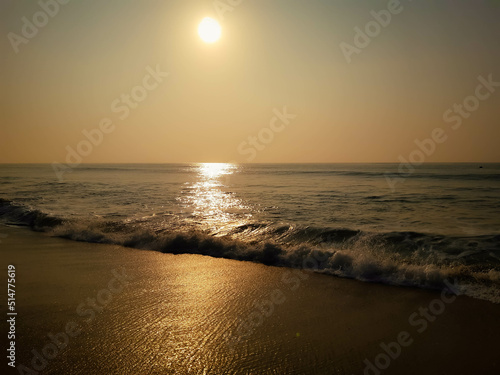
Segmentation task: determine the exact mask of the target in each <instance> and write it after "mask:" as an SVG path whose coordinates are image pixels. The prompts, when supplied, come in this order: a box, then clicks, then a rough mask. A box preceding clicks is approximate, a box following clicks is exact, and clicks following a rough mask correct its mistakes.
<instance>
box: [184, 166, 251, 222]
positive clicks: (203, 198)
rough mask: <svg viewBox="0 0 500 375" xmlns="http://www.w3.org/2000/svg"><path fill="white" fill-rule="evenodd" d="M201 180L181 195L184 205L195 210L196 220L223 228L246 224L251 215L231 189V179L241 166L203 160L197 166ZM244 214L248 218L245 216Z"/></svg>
mask: <svg viewBox="0 0 500 375" xmlns="http://www.w3.org/2000/svg"><path fill="white" fill-rule="evenodd" d="M195 168H196V171H197V172H198V175H197V176H198V180H197V181H196V182H194V183H193V184H192V185H190V186H189V188H188V191H187V194H186V195H183V196H181V197H179V200H180V201H181V202H182V203H183V205H184V208H187V209H191V210H192V217H191V218H192V219H194V220H201V222H202V223H204V224H208V226H210V227H212V228H213V229H215V228H214V227H216V228H218V229H220V228H221V227H226V229H227V226H229V227H233V226H237V225H241V224H243V223H246V222H247V220H246V218H247V217H248V216H251V215H250V214H249V213H248V211H249V208H248V207H246V206H245V205H244V204H243V202H242V201H241V200H240V199H237V198H235V197H234V194H233V192H231V191H229V186H228V181H229V178H230V176H231V175H233V174H234V173H237V171H238V167H237V166H236V165H234V164H229V163H202V164H198V165H196V166H195ZM242 213H244V214H243V216H244V218H242V217H241V214H242Z"/></svg>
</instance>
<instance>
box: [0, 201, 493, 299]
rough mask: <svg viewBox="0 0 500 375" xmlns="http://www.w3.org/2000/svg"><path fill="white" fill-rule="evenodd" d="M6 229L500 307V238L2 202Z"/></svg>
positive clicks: (0, 206) (0, 210) (0, 214)
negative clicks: (226, 224) (182, 222)
mask: <svg viewBox="0 0 500 375" xmlns="http://www.w3.org/2000/svg"><path fill="white" fill-rule="evenodd" d="M0 218H1V219H2V221H3V222H4V223H6V224H11V225H22V226H26V227H29V228H31V229H32V230H35V231H43V232H46V233H48V234H50V235H53V236H57V237H62V238H66V239H70V240H75V241H84V242H93V243H104V244H116V245H122V246H126V247H130V248H136V249H143V250H153V251H159V252H163V253H172V254H186V253H187V254H201V255H208V256H212V257H219V258H227V259H235V260H244V261H252V262H258V263H262V264H265V265H272V266H280V267H292V268H302V269H308V270H313V271H316V272H321V273H325V274H331V275H335V276H339V277H347V278H353V279H358V280H362V281H368V282H379V283H386V284H391V285H400V286H413V287H420V288H432V289H438V288H442V287H443V285H444V281H445V280H447V279H448V280H454V282H455V284H456V285H457V289H458V291H459V292H460V293H463V294H465V295H468V296H471V297H475V298H480V299H485V300H489V301H491V302H495V303H500V235H495V234H492V235H482V236H468V237H465V236H455V237H453V236H444V235H439V234H435V235H431V234H424V233H417V232H408V231H406V232H386V233H376V232H366V231H359V230H352V229H345V228H313V227H301V226H297V225H276V224H269V223H250V224H245V225H239V226H236V227H233V228H231V230H225V231H224V232H217V231H211V232H208V231H204V230H201V229H199V228H196V227H193V226H189V225H186V226H185V227H176V228H175V229H173V228H165V227H157V226H156V227H154V226H153V227H151V226H148V225H147V224H148V223H147V222H146V223H138V222H125V221H110V220H103V219H85V220H83V219H78V220H70V219H64V218H59V217H55V216H52V215H49V214H47V213H44V212H41V211H39V210H36V209H31V208H28V207H25V206H21V205H17V204H15V203H13V202H11V201H7V200H4V199H0Z"/></svg>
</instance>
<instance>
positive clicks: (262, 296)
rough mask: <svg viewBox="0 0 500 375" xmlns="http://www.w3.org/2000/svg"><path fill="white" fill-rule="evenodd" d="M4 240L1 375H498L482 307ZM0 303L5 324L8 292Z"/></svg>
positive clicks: (263, 270) (422, 294) (499, 365)
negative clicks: (11, 301) (12, 339)
mask: <svg viewBox="0 0 500 375" xmlns="http://www.w3.org/2000/svg"><path fill="white" fill-rule="evenodd" d="M0 232H1V233H4V234H8V236H7V237H6V238H1V240H2V243H0V252H1V254H2V255H1V256H2V269H3V273H4V275H5V277H4V280H5V281H4V282H5V283H6V279H7V266H8V264H13V265H15V267H16V304H17V313H18V315H17V316H16V365H17V366H21V365H24V366H26V367H25V368H24V370H23V371H24V372H19V371H18V370H15V369H12V368H10V367H8V366H7V362H8V360H7V359H6V358H4V363H3V364H2V373H12V374H19V373H35V372H29V370H28V369H31V370H36V371H37V372H39V373H40V374H363V373H366V374H372V375H373V374H379V373H380V374H497V373H499V372H500V359H499V356H498V348H499V346H498V338H499V337H500V324H499V323H498V317H499V316H500V305H496V304H493V303H490V302H487V301H480V300H474V299H471V298H469V297H464V296H459V297H457V298H454V297H453V296H452V295H450V294H443V295H441V294H440V293H439V292H431V291H423V290H417V289H412V288H402V287H391V286H385V285H377V284H368V283H362V282H358V281H354V280H347V279H340V278H336V277H331V276H325V275H318V274H313V273H309V272H308V273H306V272H302V271H298V270H295V271H294V270H290V269H286V268H276V267H268V266H264V265H260V264H254V263H250V262H240V261H233V260H226V259H215V258H211V257H206V256H200V255H171V254H161V253H157V252H152V251H140V250H135V249H126V248H122V247H118V246H110V245H96V244H88V243H78V242H73V241H68V240H63V239H58V238H51V237H48V236H46V235H44V234H40V233H34V232H31V231H28V230H25V229H22V228H7V227H2V228H1V229H0ZM1 298H2V306H3V309H4V311H5V303H4V301H6V300H7V295H6V288H2V294H1ZM421 308H422V309H426V310H419V309H421ZM419 331H421V332H419ZM6 335H7V325H6V324H5V323H4V324H3V325H2V337H6ZM51 337H52V338H51ZM398 339H399V343H397V344H391V343H393V342H395V341H398ZM2 341H3V342H4V345H5V342H6V341H7V340H6V339H2ZM51 342H53V344H51ZM384 344H386V345H387V346H388V347H386V349H387V350H386V351H385V350H384V349H383V347H384ZM32 350H34V352H32ZM387 351H388V352H390V353H389V354H387ZM33 353H36V354H33ZM34 356H35V359H34V360H33V357H34ZM391 356H392V357H391ZM48 357H50V358H48ZM377 366H378V367H377ZM3 369H6V371H5V372H4V371H3Z"/></svg>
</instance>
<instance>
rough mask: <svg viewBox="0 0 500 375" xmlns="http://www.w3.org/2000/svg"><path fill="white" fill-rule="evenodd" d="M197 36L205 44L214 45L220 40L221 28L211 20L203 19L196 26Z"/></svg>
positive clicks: (208, 18)
mask: <svg viewBox="0 0 500 375" xmlns="http://www.w3.org/2000/svg"><path fill="white" fill-rule="evenodd" d="M198 34H199V35H200V38H201V39H202V40H203V41H204V42H205V43H215V42H216V41H218V40H219V39H220V36H221V34H222V28H221V27H220V25H219V23H218V22H217V21H216V20H214V19H213V18H210V17H205V18H203V19H202V20H201V22H200V25H199V26H198Z"/></svg>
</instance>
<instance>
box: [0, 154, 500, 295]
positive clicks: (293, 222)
mask: <svg viewBox="0 0 500 375" xmlns="http://www.w3.org/2000/svg"><path fill="white" fill-rule="evenodd" d="M398 167H399V166H398V165H397V164H243V165H236V164H222V163H221V164H206V163H205V164H204V163H200V164H195V163H193V164H150V165H149V164H148V165H146V164H99V165H80V166H77V167H75V168H74V169H73V170H72V171H71V172H68V173H65V174H64V179H63V180H62V181H60V180H59V179H58V178H57V176H56V174H55V173H54V171H53V169H52V166H51V165H41V164H39V165H1V166H0V220H1V222H2V223H3V224H4V225H9V226H24V227H28V228H29V229H32V230H36V231H42V232H46V233H48V234H49V235H51V236H57V237H63V238H67V239H71V240H75V241H84V242H94V243H106V244H118V245H122V246H126V247H131V248H137V249H145V250H153V251H159V252H164V253H173V254H180V253H190V254H202V255H209V256H213V257H222V258H229V259H236V260H242V261H253V262H259V263H263V264H266V265H273V266H281V267H291V268H305V269H311V270H314V271H316V272H319V273H324V274H330V275H333V276H337V277H346V278H354V279H358V280H362V281H366V282H378V283H385V284H391V285H398V286H402V287H403V286H404V287H407V286H411V287H418V288H429V289H439V288H441V287H443V285H444V283H445V281H447V282H449V283H454V285H455V287H456V289H457V290H458V291H459V293H462V294H465V295H468V296H471V297H474V298H480V299H485V300H488V301H491V302H495V303H500V164H483V165H481V167H482V168H480V165H479V164H456V163H454V164H425V165H423V166H420V167H417V168H416V169H415V171H413V172H412V173H406V174H404V175H402V174H401V173H399V172H398ZM391 178H398V179H399V180H398V183H397V184H396V185H395V186H392V187H391V184H390V183H388V180H390V179H391ZM0 232H1V229H0ZM311 259H313V260H314V261H312V262H311V261H310V260H311Z"/></svg>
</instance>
